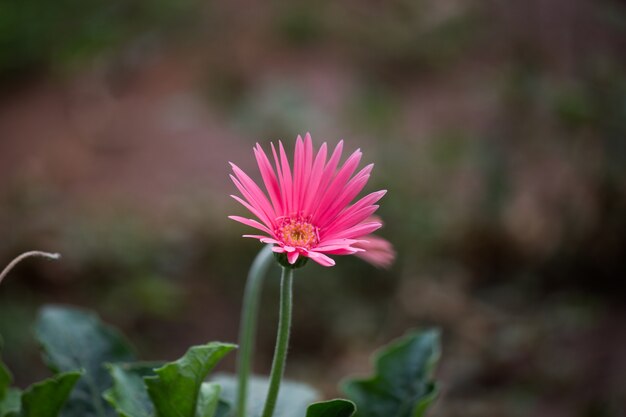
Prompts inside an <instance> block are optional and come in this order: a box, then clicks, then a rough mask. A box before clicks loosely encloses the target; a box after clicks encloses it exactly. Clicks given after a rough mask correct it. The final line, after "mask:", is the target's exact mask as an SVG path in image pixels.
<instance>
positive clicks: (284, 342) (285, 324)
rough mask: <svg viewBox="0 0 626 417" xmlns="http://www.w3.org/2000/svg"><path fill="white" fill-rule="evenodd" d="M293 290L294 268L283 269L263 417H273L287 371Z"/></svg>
mask: <svg viewBox="0 0 626 417" xmlns="http://www.w3.org/2000/svg"><path fill="white" fill-rule="evenodd" d="M292 288H293V268H289V267H283V272H282V276H281V282H280V312H279V318H278V334H277V336H276V347H275V348H274V360H273V362H272V371H271V373H270V385H269V389H268V391H267V398H266V400H265V406H264V408H263V414H262V417H272V415H273V414H274V408H275V407H276V400H277V399H278V391H279V390H280V383H281V381H282V378H283V373H284V370H285V361H286V360H287V348H288V345H289V332H290V330H291V309H292V293H293V291H292Z"/></svg>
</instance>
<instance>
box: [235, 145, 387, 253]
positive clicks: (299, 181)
mask: <svg viewBox="0 0 626 417" xmlns="http://www.w3.org/2000/svg"><path fill="white" fill-rule="evenodd" d="M271 147H272V156H273V159H274V165H272V163H271V162H270V160H269V158H268V157H267V155H266V154H265V152H264V151H263V149H262V148H261V146H260V145H259V144H258V143H257V144H256V146H255V147H254V155H255V157H256V160H257V163H258V165H259V170H260V171H261V177H262V178H263V183H264V185H265V189H266V190H267V194H266V193H265V192H264V191H262V190H261V188H260V187H259V186H258V185H257V184H256V183H255V182H254V181H253V180H252V179H250V177H249V176H248V175H246V173H245V172H243V171H242V170H241V169H240V168H239V167H238V166H237V165H235V164H233V163H232V162H231V166H232V168H233V172H234V175H231V176H230V177H231V179H232V180H233V182H234V183H235V185H236V186H237V189H239V191H240V192H241V194H242V197H243V198H241V197H238V196H235V195H233V196H232V197H233V198H234V199H235V200H237V201H238V202H239V203H241V204H242V205H243V206H244V207H246V208H247V209H248V210H250V212H251V213H252V214H254V216H256V218H257V220H255V219H248V218H245V217H240V216H229V217H230V218H231V219H233V220H236V221H238V222H241V223H243V224H246V225H248V226H251V227H254V228H255V229H258V230H260V231H262V232H263V233H265V235H244V237H251V238H256V239H259V240H260V241H261V242H263V243H271V244H274V245H275V246H274V247H273V251H274V252H276V253H282V254H285V255H286V257H287V261H288V263H289V264H291V265H293V264H295V263H296V261H297V260H298V258H300V257H307V258H311V259H313V260H314V261H315V262H317V263H319V264H320V265H323V266H333V265H335V261H334V260H332V259H331V258H330V257H329V256H328V255H351V254H355V253H357V252H363V251H365V250H366V249H364V248H366V247H367V240H366V239H363V237H364V236H366V235H368V234H369V233H372V232H373V231H375V230H376V229H378V228H380V227H381V225H382V224H381V222H380V221H377V220H373V221H372V220H369V217H370V216H371V215H372V214H373V213H374V212H375V211H376V210H377V209H378V206H377V205H376V202H377V201H378V200H380V199H381V198H382V196H383V195H385V193H386V192H387V191H386V190H381V191H376V192H374V193H371V194H368V195H366V196H365V197H363V198H361V199H360V200H358V201H356V202H355V203H354V204H350V203H351V202H352V201H353V200H354V199H355V198H356V196H357V195H358V194H359V193H360V192H361V190H363V187H365V184H366V183H367V180H368V179H369V176H370V172H371V171H372V168H373V167H374V164H370V165H367V166H366V167H365V168H363V169H362V170H360V171H359V172H358V173H357V174H356V175H354V176H353V174H354V172H355V171H356V169H357V166H358V165H359V162H360V161H361V155H362V154H361V151H360V150H356V151H355V152H354V153H353V154H352V155H350V156H349V157H348V159H347V160H346V161H345V163H344V164H343V165H342V166H341V167H339V160H340V158H341V153H342V151H343V141H340V142H339V144H338V145H337V146H336V147H335V150H334V151H333V152H332V154H331V155H330V158H328V153H329V149H328V146H327V145H326V143H323V144H322V146H321V147H320V149H319V151H318V152H317V154H316V155H314V150H313V143H312V141H311V136H310V135H309V134H307V135H306V136H305V138H304V140H302V138H301V137H300V136H298V139H297V140H296V149H295V152H294V162H293V170H292V169H291V166H290V164H289V161H288V159H287V155H286V153H285V149H284V148H283V144H282V143H281V142H278V151H277V150H276V148H275V147H274V144H271Z"/></svg>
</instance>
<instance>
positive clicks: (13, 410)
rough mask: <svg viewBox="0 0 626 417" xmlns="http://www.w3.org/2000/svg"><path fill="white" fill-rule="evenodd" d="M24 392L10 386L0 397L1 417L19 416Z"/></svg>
mask: <svg viewBox="0 0 626 417" xmlns="http://www.w3.org/2000/svg"><path fill="white" fill-rule="evenodd" d="M21 397H22V393H21V391H20V390H19V389H17V388H9V389H8V390H7V391H6V393H5V395H4V397H3V398H2V399H0V417H5V416H18V415H19V414H18V413H19V412H20V398H21Z"/></svg>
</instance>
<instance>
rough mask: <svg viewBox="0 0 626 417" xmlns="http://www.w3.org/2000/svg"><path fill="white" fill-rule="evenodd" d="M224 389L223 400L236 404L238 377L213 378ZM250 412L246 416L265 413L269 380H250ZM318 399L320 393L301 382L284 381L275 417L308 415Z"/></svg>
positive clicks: (253, 377) (251, 416) (256, 377)
mask: <svg viewBox="0 0 626 417" xmlns="http://www.w3.org/2000/svg"><path fill="white" fill-rule="evenodd" d="M211 380H212V381H213V382H217V383H218V384H219V385H220V386H221V387H222V399H224V400H225V401H226V402H227V403H230V404H236V402H235V400H236V396H237V376H235V375H227V374H218V375H216V376H215V377H214V378H211ZM249 384H250V387H249V391H248V410H247V411H248V412H247V413H246V416H249V417H259V416H260V415H261V413H262V412H263V405H264V404H265V396H266V395H267V388H268V385H269V384H268V379H267V378H265V377H258V376H252V377H251V378H250V380H249ZM317 398H318V393H317V392H316V391H315V390H314V389H313V388H311V387H309V386H308V385H305V384H301V383H299V382H293V381H289V380H284V379H283V382H282V383H281V384H280V392H279V393H278V402H277V403H276V409H275V411H274V417H302V416H304V415H305V414H306V409H307V405H308V404H310V403H311V402H313V401H315V400H316V399H317Z"/></svg>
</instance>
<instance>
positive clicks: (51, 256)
mask: <svg viewBox="0 0 626 417" xmlns="http://www.w3.org/2000/svg"><path fill="white" fill-rule="evenodd" d="M31 256H39V257H43V258H48V259H59V258H60V257H61V254H59V253H50V252H42V251H39V250H32V251H29V252H24V253H23V254H21V255H20V256H18V257H17V258H15V259H13V260H12V261H11V262H10V263H9V264H8V265H7V266H6V268H4V270H3V271H2V272H0V284H1V283H2V280H3V279H4V277H6V276H7V274H8V273H9V272H10V271H11V270H12V269H13V268H14V267H15V265H17V264H18V263H20V262H21V261H23V260H24V259H26V258H30V257H31Z"/></svg>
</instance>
